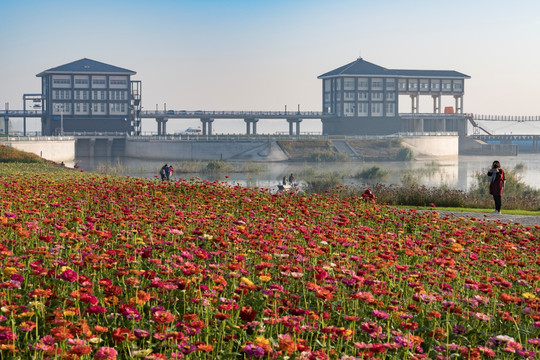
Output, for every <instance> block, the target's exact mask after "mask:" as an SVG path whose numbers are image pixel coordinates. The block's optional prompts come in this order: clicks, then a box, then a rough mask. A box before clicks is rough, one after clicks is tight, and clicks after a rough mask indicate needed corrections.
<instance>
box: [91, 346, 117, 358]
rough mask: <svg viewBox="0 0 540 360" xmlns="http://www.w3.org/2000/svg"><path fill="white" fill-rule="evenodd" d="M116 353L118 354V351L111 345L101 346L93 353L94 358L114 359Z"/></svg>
mask: <svg viewBox="0 0 540 360" xmlns="http://www.w3.org/2000/svg"><path fill="white" fill-rule="evenodd" d="M116 355H118V351H116V350H115V349H114V348H112V347H107V346H103V347H101V348H99V350H98V351H96V353H95V355H94V359H95V360H116Z"/></svg>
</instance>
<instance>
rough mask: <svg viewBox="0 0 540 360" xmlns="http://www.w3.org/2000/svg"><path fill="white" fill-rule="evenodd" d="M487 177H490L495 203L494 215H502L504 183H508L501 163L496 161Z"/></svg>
mask: <svg viewBox="0 0 540 360" xmlns="http://www.w3.org/2000/svg"><path fill="white" fill-rule="evenodd" d="M487 175H488V176H489V177H490V182H489V193H490V194H491V195H493V201H495V211H493V214H500V213H501V198H502V192H503V188H504V183H505V182H506V178H505V176H504V170H503V169H502V168H501V163H500V162H499V161H497V160H495V161H494V162H493V164H492V165H491V169H489V171H488V173H487Z"/></svg>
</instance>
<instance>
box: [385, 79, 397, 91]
mask: <svg viewBox="0 0 540 360" xmlns="http://www.w3.org/2000/svg"><path fill="white" fill-rule="evenodd" d="M395 88H396V80H395V79H386V89H387V90H394V89H395Z"/></svg>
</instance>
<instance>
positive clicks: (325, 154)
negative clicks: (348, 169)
mask: <svg viewBox="0 0 540 360" xmlns="http://www.w3.org/2000/svg"><path fill="white" fill-rule="evenodd" d="M347 160H349V157H348V156H347V154H343V153H338V152H335V151H332V150H318V151H314V152H313V153H311V154H310V155H309V156H308V158H307V161H310V162H341V161H347Z"/></svg>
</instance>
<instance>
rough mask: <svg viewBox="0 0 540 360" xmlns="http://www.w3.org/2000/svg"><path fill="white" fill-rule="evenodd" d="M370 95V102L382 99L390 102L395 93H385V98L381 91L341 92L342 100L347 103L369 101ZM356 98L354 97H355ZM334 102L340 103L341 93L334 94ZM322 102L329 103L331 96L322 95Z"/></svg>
mask: <svg viewBox="0 0 540 360" xmlns="http://www.w3.org/2000/svg"><path fill="white" fill-rule="evenodd" d="M370 94H371V100H383V99H386V100H390V101H393V100H395V99H396V93H395V92H387V93H386V96H385V95H384V94H385V93H384V92H382V91H374V92H371V93H370V92H368V91H358V93H357V92H355V91H344V92H343V100H345V101H347V100H369V99H370ZM356 95H357V96H358V97H355V96H356ZM336 100H338V101H340V100H341V92H338V93H336ZM324 101H327V102H328V101H331V94H330V93H325V94H324Z"/></svg>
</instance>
